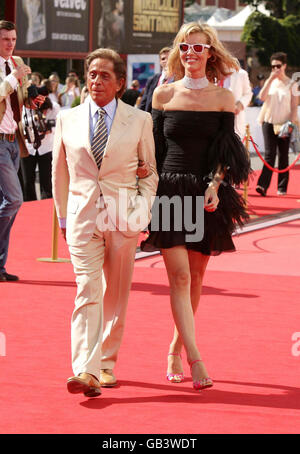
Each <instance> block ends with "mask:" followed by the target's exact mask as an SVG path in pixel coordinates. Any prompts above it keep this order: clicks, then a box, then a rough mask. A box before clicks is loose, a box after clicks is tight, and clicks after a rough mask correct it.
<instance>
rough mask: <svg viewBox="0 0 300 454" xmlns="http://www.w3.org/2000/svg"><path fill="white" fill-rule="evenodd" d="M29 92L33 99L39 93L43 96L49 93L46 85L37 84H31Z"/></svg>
mask: <svg viewBox="0 0 300 454" xmlns="http://www.w3.org/2000/svg"><path fill="white" fill-rule="evenodd" d="M27 92H28V98H31V99H34V98H36V97H37V96H38V95H43V96H48V95H49V91H48V88H47V87H45V86H44V85H43V86H42V87H37V86H36V85H34V84H31V85H29V87H28V88H27Z"/></svg>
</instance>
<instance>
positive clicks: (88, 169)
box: [0, 21, 298, 397]
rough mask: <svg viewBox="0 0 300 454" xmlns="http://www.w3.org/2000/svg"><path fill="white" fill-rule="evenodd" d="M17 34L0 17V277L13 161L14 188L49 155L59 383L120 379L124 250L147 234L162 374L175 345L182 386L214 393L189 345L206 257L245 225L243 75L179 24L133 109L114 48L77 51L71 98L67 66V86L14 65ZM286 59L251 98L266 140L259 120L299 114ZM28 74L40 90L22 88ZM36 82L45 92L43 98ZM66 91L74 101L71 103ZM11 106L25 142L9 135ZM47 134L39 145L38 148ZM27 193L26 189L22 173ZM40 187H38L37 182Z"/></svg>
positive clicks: (130, 254)
mask: <svg viewBox="0 0 300 454" xmlns="http://www.w3.org/2000/svg"><path fill="white" fill-rule="evenodd" d="M15 42H16V29H15V26H14V24H13V23H11V22H6V21H0V54H1V58H0V65H1V68H0V69H1V71H2V72H1V74H2V75H1V80H0V93H1V98H0V102H1V103H2V105H3V106H4V109H3V115H2V118H1V119H0V121H1V123H0V189H1V191H0V281H2V282H6V281H15V280H18V277H17V276H15V275H12V274H8V273H7V271H6V268H5V263H6V259H7V253H8V244H9V233H10V230H11V227H12V224H13V222H14V220H15V217H16V214H17V212H18V209H19V208H20V206H21V203H22V200H23V198H22V192H21V185H20V181H19V177H18V169H19V163H20V156H21V160H22V163H21V169H22V171H23V170H24V172H25V175H26V178H25V183H26V184H27V182H28V181H29V180H30V176H31V175H32V173H33V169H34V168H35V166H36V164H37V163H38V165H41V166H42V167H43V166H44V170H45V169H48V170H49V162H50V160H52V164H51V167H52V189H53V198H54V203H55V208H56V213H57V217H58V221H59V226H60V228H61V231H62V234H63V236H64V238H65V239H66V242H67V244H68V247H69V252H70V257H71V262H72V265H73V269H74V273H75V275H76V284H77V294H76V297H75V307H74V311H73V314H72V323H71V351H72V368H73V373H74V376H72V377H70V378H69V379H68V380H67V389H68V391H69V392H70V393H74V394H76V393H83V394H84V395H85V396H87V397H96V396H99V395H100V394H101V387H114V386H116V385H117V383H118V382H117V378H116V376H115V374H114V368H115V365H116V362H117V358H118V354H119V349H120V345H121V342H122V336H123V332H124V327H125V319H126V309H127V304H128V298H129V294H130V286H131V279H132V273H133V267H134V259H135V252H136V246H137V242H138V238H139V234H140V233H141V232H142V231H145V230H146V229H148V230H149V235H148V237H147V239H145V241H143V242H142V244H141V248H142V250H144V251H153V250H158V251H160V252H161V254H162V257H163V260H164V263H165V267H166V271H167V275H168V280H169V288H170V303H171V308H172V315H173V321H174V335H173V338H172V339H171V341H170V345H169V350H168V357H167V363H168V365H167V380H168V381H169V382H172V383H179V382H182V381H183V380H184V372H183V365H182V361H181V357H182V353H183V350H184V351H185V353H186V356H187V360H188V363H189V365H190V373H191V376H192V382H193V388H194V390H195V391H197V392H199V391H201V390H203V389H206V388H210V387H212V386H213V384H214V383H213V380H212V378H211V377H210V375H209V373H208V371H207V369H206V367H205V364H204V361H203V358H202V356H201V353H200V349H199V347H198V345H197V342H196V326H195V313H196V311H197V309H198V308H199V307H200V301H201V291H202V283H203V279H204V275H205V270H206V268H207V264H208V262H209V258H210V256H212V255H219V254H221V253H222V252H226V251H235V246H234V243H233V240H232V234H233V232H234V230H235V228H236V226H237V225H243V223H244V222H246V221H247V219H248V214H247V211H246V209H245V204H244V201H243V198H242V196H241V195H240V194H239V193H238V191H237V190H236V187H238V186H239V185H240V184H241V183H243V182H245V181H246V180H247V178H248V175H249V173H250V158H249V155H248V152H247V150H246V149H245V147H244V146H243V144H242V141H241V138H242V136H243V128H244V120H243V117H242V116H241V114H242V113H243V111H244V109H245V106H246V105H247V104H248V103H250V101H251V97H252V90H251V89H250V90H249V84H248V82H249V79H248V76H247V73H246V72H245V71H244V70H241V68H240V65H239V62H238V60H237V59H236V58H235V57H234V56H233V55H231V53H230V52H228V50H226V49H225V47H224V45H223V44H222V43H221V42H220V40H219V39H218V37H217V34H216V32H215V31H214V29H213V28H212V27H210V26H209V25H206V24H202V25H200V24H199V23H187V24H184V25H183V26H182V27H181V28H180V30H179V32H178V33H177V35H176V37H175V39H174V43H173V46H172V47H171V48H164V49H163V52H161V54H160V59H161V63H162V69H163V71H162V73H160V74H159V76H156V77H155V82H154V81H153V80H151V81H149V83H148V84H147V87H146V89H145V92H144V94H143V97H142V99H141V102H140V104H139V105H137V104H136V103H137V99H138V96H136V93H133V91H135V90H136V88H137V87H136V86H133V87H131V89H130V90H131V91H130V92H128V91H127V93H126V91H125V89H126V65H125V62H124V61H123V60H122V58H121V57H120V55H119V54H118V53H116V52H115V51H113V50H111V49H103V48H100V49H96V50H95V51H93V52H91V53H90V54H89V55H88V56H87V58H86V67H87V75H86V89H85V90H82V91H83V94H82V91H81V92H80V88H79V84H78V79H76V76H75V77H74V74H68V77H67V80H66V85H65V87H60V85H59V79H58V77H57V75H56V74H52V75H51V76H50V77H49V79H48V80H47V81H43V80H42V79H43V78H42V77H41V76H40V75H39V74H37V73H35V74H33V73H32V74H31V69H30V67H29V66H27V65H25V64H24V63H23V61H22V59H20V58H17V57H13V55H12V52H13V49H14V45H15ZM284 58H285V57H284V56H282V55H281V54H278V53H277V54H276V55H273V56H272V57H271V75H270V76H269V78H268V79H267V80H266V81H265V84H264V85H263V87H262V89H261V92H260V98H261V100H262V101H263V102H264V104H263V106H265V109H264V110H263V116H262V121H263V125H266V126H263V127H264V128H265V129H266V133H265V137H267V140H269V141H270V140H273V134H275V135H276V131H277V130H275V128H273V130H272V133H271V132H270V131H269V129H270V126H269V125H272V127H273V126H275V123H276V122H277V121H279V120H280V121H283V122H284V121H286V120H287V119H289V120H292V121H294V122H296V121H297V116H296V113H295V112H296V109H295V106H296V104H297V105H298V98H297V97H295V98H297V99H295V100H292V96H291V91H290V90H291V87H292V84H291V82H290V80H289V79H288V78H287V77H286V75H285V68H286V60H284ZM164 64H165V66H164ZM28 76H29V77H31V81H32V84H34V85H35V86H36V87H39V88H40V90H38V91H34V90H33V91H32V90H30V86H29V87H28V90H27V91H26V90H25V88H26V87H27V78H28ZM43 86H48V87H50V89H49V90H48V91H49V94H46V92H44V91H43V89H42V87H43ZM150 89H151V95H149V92H150ZM235 90H236V92H235ZM278 91H279V93H280V94H279V95H278V96H277V94H276V93H277V92H278ZM30 93H31V94H30ZM47 93H48V92H47ZM14 94H15V95H16V97H18V96H19V98H18V105H16V104H15V101H17V100H14ZM124 95H125V98H123V99H124V100H125V101H126V96H127V102H124V101H122V97H124ZM282 96H283V98H284V96H285V97H286V102H285V107H284V109H282V112H281V116H280V118H279V117H276V118H275V114H274V111H273V109H276V106H277V110H278V104H276V103H278V99H279V98H280V99H282ZM78 98H79V100H78ZM134 98H135V99H136V100H135V102H134ZM76 99H77V101H76V102H77V104H78V105H77V106H76V107H75V108H71V107H72V105H73V103H74V101H75V100H76ZM148 100H150V103H151V107H149V103H148ZM143 101H147V102H146V103H144V102H143ZM43 106H44V108H43ZM29 107H30V109H29V110H30V112H28V108H29ZM63 109H64V112H62V110H63ZM41 110H42V112H43V120H44V121H45V120H46V124H47V128H48V129H47V131H46V133H45V135H44V137H41V134H39V141H38V139H37V138H36V134H34V137H33V138H31V135H30V131H31V132H32V130H31V126H32V127H33V124H34V122H31V123H30V118H31V115H32V116H33V115H37V116H39V115H40V111H41ZM32 111H33V113H32ZM1 112H2V111H1ZM22 112H23V124H24V122H25V131H26V128H27V129H28V131H26V139H25V140H26V141H27V142H24V137H23V135H22V134H21V132H22V131H23V126H22V119H21V114H22ZM50 115H52V117H50ZM54 117H55V125H54V123H53V120H54ZM51 120H52V122H51ZM47 122H48V123H47ZM19 126H21V129H20V130H19ZM54 126H55V132H54ZM33 130H34V128H33ZM33 132H34V133H35V131H33ZM50 134H51V136H50ZM52 134H53V135H52ZM277 134H278V131H277ZM47 135H48V137H51V139H49V140H50V142H51V145H45V147H44V146H42V145H44V144H45V143H46V141H47ZM276 140H277V138H276ZM278 140H279V139H278ZM37 141H38V142H39V143H38V145H39V146H37V143H36V142H37ZM32 144H33V150H34V151H33V152H32ZM24 145H27V148H26V147H24ZM48 148H51V150H48ZM34 152H35V153H34ZM49 153H51V156H50V155H49V157H48V158H47V154H49ZM37 156H38V157H37ZM42 161H43V164H42ZM42 167H41V168H42ZM45 171H46V170H45ZM49 173H50V172H49ZM27 177H28V181H27ZM283 180H284V182H285V184H287V181H286V179H284V178H282V181H283ZM28 184H29V183H28ZM29 188H30V191H33V187H32V181H31V183H30V185H29ZM285 188H286V186H285ZM43 190H44V193H45V194H47V191H48V190H49V186H48V185H46V184H45V186H44V188H43ZM28 192H29V189H28ZM48 195H49V193H48ZM170 201H172V204H173V203H174V206H172V208H170V203H169V202H170Z"/></svg>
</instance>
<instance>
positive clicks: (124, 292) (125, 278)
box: [69, 228, 138, 379]
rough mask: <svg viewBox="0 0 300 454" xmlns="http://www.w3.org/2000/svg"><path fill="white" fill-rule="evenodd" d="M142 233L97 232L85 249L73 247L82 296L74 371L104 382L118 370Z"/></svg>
mask: <svg viewBox="0 0 300 454" xmlns="http://www.w3.org/2000/svg"><path fill="white" fill-rule="evenodd" d="M137 241H138V235H136V236H134V237H132V238H127V237H125V236H124V235H123V234H122V233H120V232H119V231H110V230H107V231H104V232H100V231H99V230H98V229H97V228H96V230H95V233H94V235H93V237H92V239H91V240H90V242H89V243H88V244H86V245H84V246H80V247H74V246H69V251H70V255H71V261H72V264H73V268H74V273H75V275H76V283H77V295H76V298H75V308H74V311H73V314H72V320H71V348H72V367H73V372H74V374H75V375H78V374H80V373H81V372H88V373H90V374H93V375H95V376H96V377H97V378H98V379H99V375H100V369H113V368H114V365H115V362H116V360H117V356H118V351H119V348H120V345H121V340H122V336H123V332H124V324H125V317H126V309H127V304H128V297H129V292H130V287H131V279H132V273H133V266H134V258H135V252H136V247H137Z"/></svg>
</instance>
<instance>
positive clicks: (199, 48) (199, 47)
mask: <svg viewBox="0 0 300 454" xmlns="http://www.w3.org/2000/svg"><path fill="white" fill-rule="evenodd" d="M190 47H191V48H192V49H193V51H194V52H195V54H203V52H204V50H205V48H207V49H209V48H210V46H209V45H208V44H187V43H179V50H180V52H182V53H183V54H186V53H187V52H188V50H189V49H190Z"/></svg>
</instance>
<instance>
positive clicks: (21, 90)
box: [0, 56, 29, 157]
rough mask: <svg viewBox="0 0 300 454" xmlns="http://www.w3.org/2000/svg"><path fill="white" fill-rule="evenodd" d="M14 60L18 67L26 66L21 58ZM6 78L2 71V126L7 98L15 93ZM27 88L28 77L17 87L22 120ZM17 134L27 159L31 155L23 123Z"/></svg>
mask: <svg viewBox="0 0 300 454" xmlns="http://www.w3.org/2000/svg"><path fill="white" fill-rule="evenodd" d="M13 60H14V62H15V64H16V66H19V65H23V64H24V62H23V60H22V58H21V57H15V56H13ZM5 77H6V74H3V73H2V72H1V71H0V124H1V122H2V118H3V116H4V113H5V111H6V98H7V96H9V95H11V94H12V93H13V91H14V90H13V88H12V86H11V85H10V84H9V83H8V82H7V81H5V80H4V79H5ZM27 87H28V78H27V76H26V77H23V79H22V84H21V85H20V84H18V87H17V94H18V100H19V106H20V118H22V106H23V104H24V102H25V101H27V97H28V93H27ZM16 133H17V139H18V143H19V146H20V154H21V157H26V156H28V154H29V153H28V151H27V148H26V145H25V138H24V134H23V126H22V121H20V122H19V124H18V129H17V131H16Z"/></svg>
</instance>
